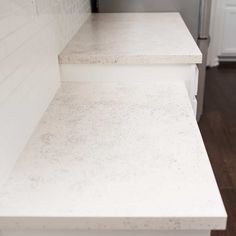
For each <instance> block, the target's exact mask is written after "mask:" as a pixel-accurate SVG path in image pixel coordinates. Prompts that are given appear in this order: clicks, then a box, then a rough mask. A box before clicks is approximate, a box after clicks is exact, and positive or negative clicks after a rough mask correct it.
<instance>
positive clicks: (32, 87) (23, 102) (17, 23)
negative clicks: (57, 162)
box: [0, 0, 91, 185]
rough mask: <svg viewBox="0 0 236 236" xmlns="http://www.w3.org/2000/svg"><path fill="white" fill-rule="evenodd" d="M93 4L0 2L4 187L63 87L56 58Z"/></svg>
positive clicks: (80, 0)
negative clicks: (54, 98) (38, 124)
mask: <svg viewBox="0 0 236 236" xmlns="http://www.w3.org/2000/svg"><path fill="white" fill-rule="evenodd" d="M90 12H91V10H90V1H89V0H57V1H54V0H4V1H0V185H1V183H3V182H4V180H5V179H6V177H7V175H8V173H9V172H10V171H11V169H12V167H13V165H14V163H15V161H16V160H17V158H18V157H19V155H20V153H21V152H22V150H23V148H24V146H25V144H26V143H27V141H28V139H29V137H30V135H31V134H32V132H33V130H34V128H35V127H36V125H37V123H38V121H39V120H40V118H41V116H42V114H43V113H44V111H45V109H46V108H47V106H48V105H49V103H50V101H51V99H52V98H53V96H54V95H55V92H56V91H57V89H58V87H59V86H60V75H59V67H58V54H59V53H60V51H61V50H62V49H63V48H64V47H65V45H66V44H67V43H68V42H69V40H70V39H71V38H72V36H73V35H74V34H75V33H76V32H77V30H78V29H79V27H80V26H81V25H82V24H83V23H84V21H85V20H86V19H87V17H88V16H89V14H90Z"/></svg>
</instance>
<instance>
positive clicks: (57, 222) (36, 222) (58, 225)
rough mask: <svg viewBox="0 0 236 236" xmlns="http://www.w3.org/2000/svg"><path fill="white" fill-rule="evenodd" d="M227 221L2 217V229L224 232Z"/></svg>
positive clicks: (0, 223)
mask: <svg viewBox="0 0 236 236" xmlns="http://www.w3.org/2000/svg"><path fill="white" fill-rule="evenodd" d="M226 223H227V217H226V216H219V217H163V218H161V217H158V218H156V217H150V218H149V217H140V218H139V217H76V216H73V217H71V216H70V217H44V216H35V217H32V216H29V217H20V216H19V217H17V216H12V217H11V216H9V217H3V216H2V217H0V228H1V229H5V230H9V229H22V230H24V229H50V230H53V229H57V230H58V229H59V230H65V229H67V230H224V229H225V228H226Z"/></svg>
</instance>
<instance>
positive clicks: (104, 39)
mask: <svg viewBox="0 0 236 236" xmlns="http://www.w3.org/2000/svg"><path fill="white" fill-rule="evenodd" d="M201 62H202V54H201V52H200V50H199V48H198V46H197V45H196V43H195V41H194V39H193V37H192V35H191V34H190V32H189V30H188V29H187V27H186V25H185V23H184V21H183V19H182V18H181V16H180V14H179V13H103V14H101V13H99V14H92V15H91V17H90V18H89V19H88V21H87V22H86V23H85V24H84V25H83V27H82V28H81V30H80V31H79V32H78V33H77V34H76V36H75V37H74V38H73V39H72V41H71V42H70V43H69V44H68V46H67V47H66V48H65V49H64V51H63V52H62V54H61V55H60V63H61V64H191V63H192V64H197V63H201Z"/></svg>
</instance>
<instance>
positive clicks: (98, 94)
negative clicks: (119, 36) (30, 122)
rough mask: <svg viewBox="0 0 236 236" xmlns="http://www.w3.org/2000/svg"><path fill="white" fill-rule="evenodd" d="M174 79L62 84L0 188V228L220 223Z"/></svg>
mask: <svg viewBox="0 0 236 236" xmlns="http://www.w3.org/2000/svg"><path fill="white" fill-rule="evenodd" d="M226 218H227V217H226V212H225V209H224V206H223V203H222V200H221V197H220V194H219V191H218V187H217V185H216V182H215V178H214V175H213V172H212V169H211V166H210V163H209V160H208V156H207V154H206V151H205V148H204V145H203V142H202V139H201V135H200V132H199V130H198V126H197V123H196V121H195V118H194V114H193V112H192V108H191V105H190V103H189V99H188V95H187V92H186V89H185V87H184V85H183V83H182V82H176V83H173V82H171V83H168V82H154V81H148V83H147V80H145V81H142V82H134V81H132V80H130V81H126V82H122V83H121V82H104V83H101V82H98V83H96V82H82V83H64V84H62V88H61V89H60V90H59V92H58V94H57V96H56V97H55V99H54V100H53V102H52V104H51V105H50V107H49V108H48V110H47V112H46V113H45V115H44V117H43V118H42V120H41V122H40V124H39V126H38V128H37V129H36V131H35V133H34V134H33V136H32V138H31V139H30V141H29V143H28V145H27V146H26V148H25V150H24V152H23V154H22V156H21V158H20V159H19V160H18V162H17V163H16V166H15V168H14V170H13V171H12V174H11V175H10V177H9V179H8V181H7V182H6V183H5V185H4V186H3V187H2V188H1V190H0V228H2V229H3V228H10V229H11V228H16V229H18V228H57V229H60V228H63V229H156V230H166V229H168V230H180V229H182V230H188V229H191V230H192V229H193V230H195V229H198V230H200V229H204V230H208V229H210V230H211V229H224V228H225V224H226Z"/></svg>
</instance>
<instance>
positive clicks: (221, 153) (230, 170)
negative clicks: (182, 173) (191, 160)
mask: <svg viewBox="0 0 236 236" xmlns="http://www.w3.org/2000/svg"><path fill="white" fill-rule="evenodd" d="M199 127H200V130H201V133H202V136H203V140H204V143H205V146H206V149H207V152H208V155H209V158H210V161H211V164H212V167H213V171H214V173H215V177H216V180H217V183H218V186H219V188H220V192H221V195H222V198H223V201H224V203H225V207H226V210H227V213H228V217H229V218H228V225H227V230H226V231H215V232H212V236H236V66H232V67H226V66H224V67H217V68H212V69H208V70H207V81H206V92H205V108H204V114H203V116H202V118H201V120H200V122H199Z"/></svg>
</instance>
